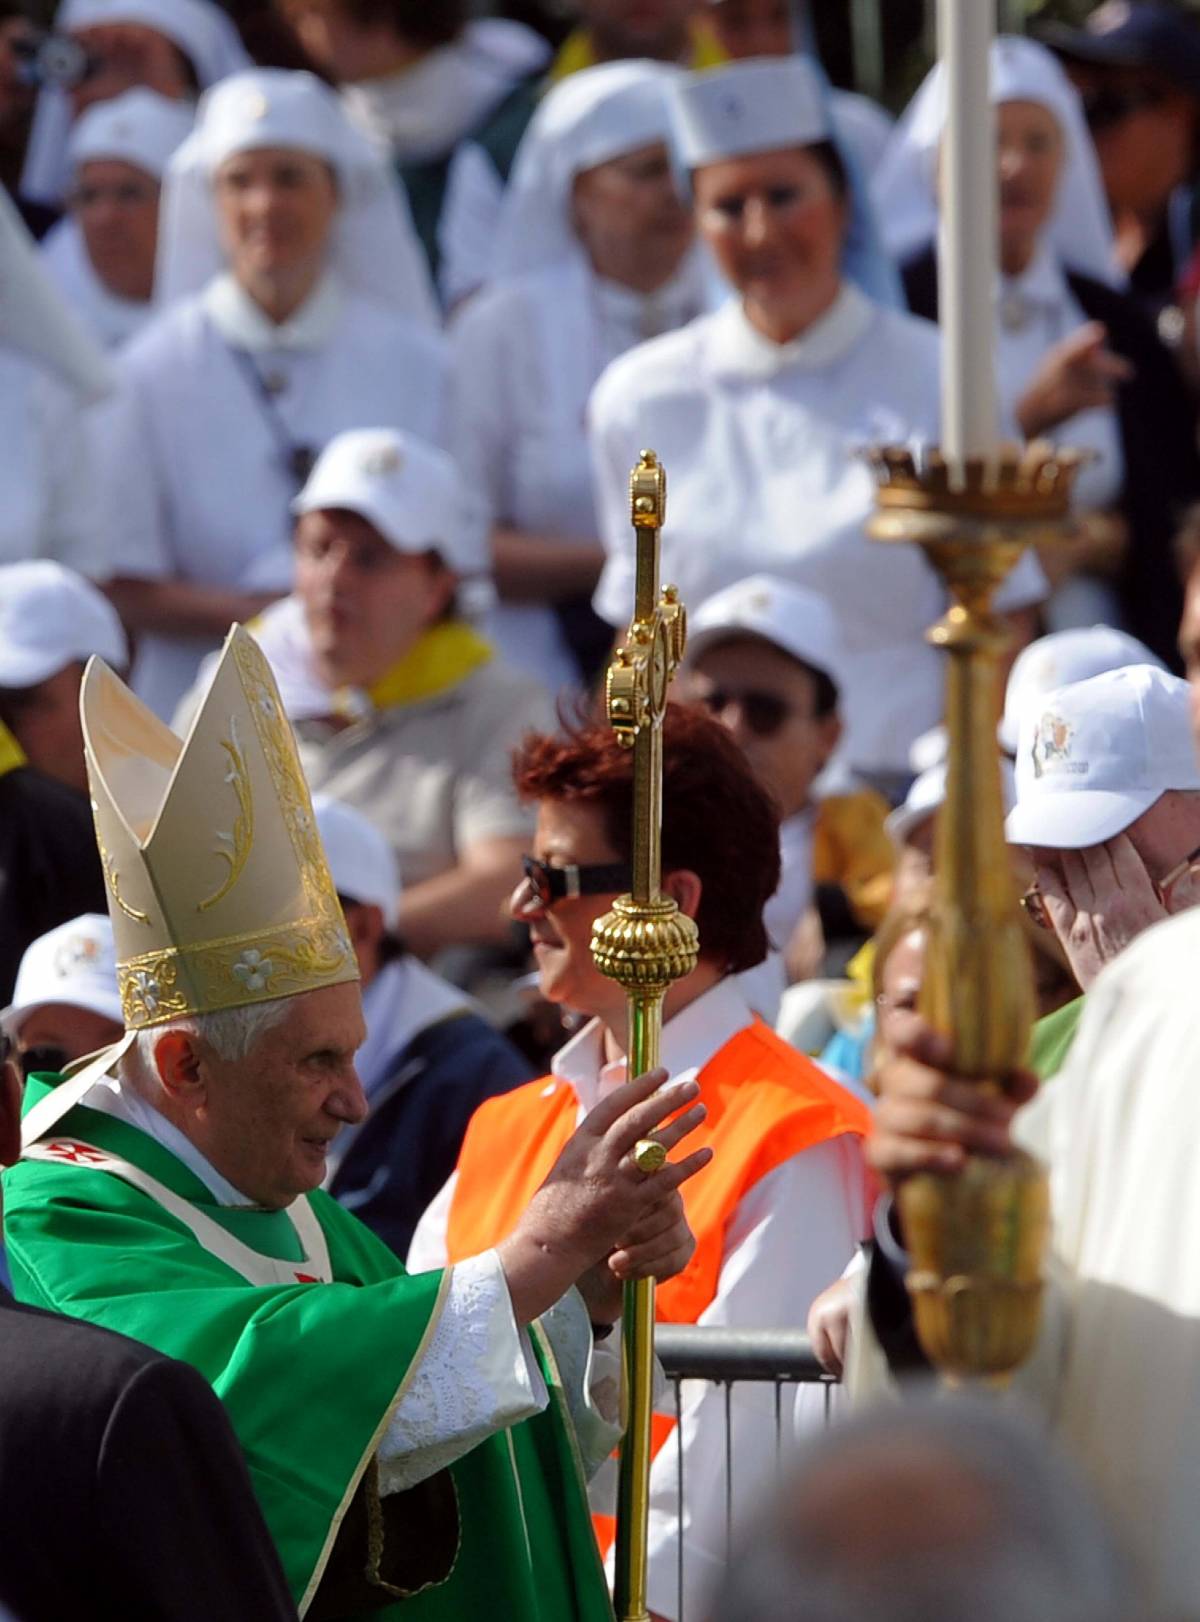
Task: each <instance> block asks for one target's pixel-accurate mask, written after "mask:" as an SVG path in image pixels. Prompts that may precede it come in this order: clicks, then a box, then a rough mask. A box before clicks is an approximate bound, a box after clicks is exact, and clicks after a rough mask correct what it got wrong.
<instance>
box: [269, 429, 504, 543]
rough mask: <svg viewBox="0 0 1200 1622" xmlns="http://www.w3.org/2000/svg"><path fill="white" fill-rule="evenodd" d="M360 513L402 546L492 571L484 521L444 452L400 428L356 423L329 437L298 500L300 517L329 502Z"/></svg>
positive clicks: (295, 505) (296, 509) (295, 506)
mask: <svg viewBox="0 0 1200 1622" xmlns="http://www.w3.org/2000/svg"><path fill="white" fill-rule="evenodd" d="M332 507H340V508H344V509H345V510H346V511H347V512H353V513H358V515H359V516H360V517H361V518H365V519H366V520H367V522H368V523H370V524H374V526H375V528H376V529H377V530H378V531H379V533H380V534H381V535H382V536H383V538H384V540H386V541H388V542H390V544H391V545H392V546H394V547H395V548H396V550H397V552H413V553H417V552H438V553H440V554H441V557H442V559H443V561H444V562H445V563H446V565H447V566H448V567H449V568H451V569H453V570H454V571H455V572H456V573H457V574H460V575H471V574H477V573H481V572H484V571H486V569H487V567H488V557H487V549H486V540H485V535H484V530H483V526H482V524H481V523H480V522H479V521H478V520H477V519H475V518H473V517H472V514H471V510H470V508H469V507H468V503H467V495H466V491H465V489H464V487H463V482H462V480H461V479H460V477H459V474H458V469H457V468H456V467H455V465H454V463H453V462H452V461H451V459H450V458H449V457H448V456H447V455H446V453H445V451H441V450H438V449H437V447H436V446H434V445H430V444H428V443H427V442H426V441H425V440H423V439H418V438H417V437H416V435H415V434H405V433H401V432H400V431H399V430H398V429H395V428H352V429H350V430H349V431H348V432H347V433H344V434H338V435H336V437H335V438H333V439H331V440H330V441H329V444H328V445H326V447H325V449H324V450H323V451H322V452H321V454H320V456H319V457H318V458H317V463H316V466H315V467H314V468H313V470H312V472H311V473H310V474H309V476H308V482H307V483H306V484H305V486H304V488H303V490H301V492H300V494H299V495H298V496H297V497H296V499H295V500H294V501H293V502H292V511H293V513H295V514H296V516H297V517H300V516H301V515H302V514H303V513H310V512H316V511H318V510H320V509H323V508H332Z"/></svg>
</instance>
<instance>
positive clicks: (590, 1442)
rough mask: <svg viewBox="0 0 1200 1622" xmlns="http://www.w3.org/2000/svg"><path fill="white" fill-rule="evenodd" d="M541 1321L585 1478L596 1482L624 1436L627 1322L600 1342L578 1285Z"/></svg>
mask: <svg viewBox="0 0 1200 1622" xmlns="http://www.w3.org/2000/svg"><path fill="white" fill-rule="evenodd" d="M538 1322H539V1324H540V1325H541V1327H542V1331H543V1333H544V1334H545V1336H546V1339H547V1340H548V1341H549V1342H550V1348H551V1350H552V1351H553V1353H554V1361H555V1363H556V1364H557V1365H558V1373H559V1378H560V1379H561V1381H562V1392H563V1398H564V1400H565V1402H566V1404H567V1411H568V1412H569V1414H570V1415H571V1421H572V1424H573V1425H574V1427H575V1436H576V1439H577V1440H578V1443H579V1455H580V1459H581V1462H582V1464H583V1473H584V1477H585V1479H586V1480H588V1481H590V1480H591V1479H592V1477H593V1476H594V1475H595V1473H596V1471H597V1470H599V1468H600V1466H601V1465H602V1464H603V1463H604V1461H605V1460H606V1459H607V1458H608V1456H609V1454H610V1453H611V1452H612V1450H613V1448H614V1447H616V1445H617V1443H618V1442H619V1441H620V1440H621V1327H620V1325H619V1324H618V1325H616V1327H615V1328H614V1330H613V1332H612V1334H610V1335H609V1336H607V1337H606V1339H604V1340H602V1341H597V1340H596V1339H595V1338H594V1336H593V1334H592V1326H591V1322H590V1320H589V1318H588V1311H587V1307H586V1306H585V1305H584V1302H583V1297H582V1296H581V1295H580V1293H579V1291H578V1290H568V1291H567V1293H566V1295H564V1296H563V1298H562V1300H561V1301H556V1302H555V1304H554V1305H553V1306H552V1307H551V1308H550V1310H549V1312H543V1314H542V1316H541V1317H540V1318H539V1319H538Z"/></svg>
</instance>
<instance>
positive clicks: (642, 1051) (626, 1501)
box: [592, 451, 699, 1622]
mask: <svg viewBox="0 0 1200 1622" xmlns="http://www.w3.org/2000/svg"><path fill="white" fill-rule="evenodd" d="M630 499H631V505H632V509H633V526H634V530H635V532H636V536H637V581H636V586H635V595H634V610H633V620H632V622H631V623H630V626H629V631H628V634H627V636H626V640H625V642H624V644H623V645H622V647H620V648H619V649H618V650H617V653H616V656H615V658H614V659H613V662H612V664H611V665H610V666H609V670H608V680H607V683H606V698H607V703H608V718H609V720H610V722H611V723H612V726H613V730H614V731H615V732H616V734H617V737H618V738H619V739H620V741H621V742H622V743H623V744H625V745H626V746H627V747H629V748H631V749H632V750H633V752H634V753H633V894H632V895H625V896H621V897H620V898H619V899H618V900H617V901H616V902H615V903H614V905H613V909H612V911H611V912H609V913H606V914H605V916H604V917H603V918H599V919H597V921H596V923H595V924H594V925H593V928H592V956H593V957H594V959H595V962H596V967H597V968H598V969H599V970H600V971H601V973H602V974H606V975H608V976H609V977H610V978H611V979H613V980H616V981H618V982H619V984H620V985H622V986H623V987H624V988H625V992H626V995H627V997H628V1001H629V1035H628V1041H627V1043H626V1049H625V1051H626V1053H627V1054H628V1071H629V1075H630V1076H631V1077H633V1076H641V1075H644V1074H645V1073H646V1071H647V1070H653V1069H654V1067H655V1065H656V1064H657V1063H658V1059H659V1047H660V1043H661V1038H662V1005H663V998H664V997H665V996H666V993H667V990H668V988H669V987H670V986H671V984H672V982H673V981H675V980H681V979H682V978H683V976H684V975H685V974H690V973H691V972H692V970H693V969H694V968H695V967H696V960H697V953H698V945H699V938H698V936H697V934H696V926H695V924H694V923H693V922H692V920H691V919H690V918H688V917H686V916H685V915H684V914H683V913H681V912H680V911H679V908H678V907H677V905H676V904H675V902H674V901H672V900H671V898H670V897H669V896H664V895H663V894H662V892H661V890H660V888H659V885H660V880H661V878H662V723H663V716H664V714H665V713H666V708H667V689H668V687H669V686H670V683H671V678H672V676H673V675H674V674H675V671H676V669H677V667H678V665H679V661H680V659H681V658H682V657H683V646H684V637H685V619H684V612H683V608H682V605H681V604H680V602H679V600H678V597H677V596H676V593H675V591H674V589H673V588H672V587H670V586H668V587H667V588H666V590H665V591H664V592H663V593H662V595H661V597H660V596H659V587H658V576H659V550H660V531H661V529H662V525H663V522H664V520H665V518H666V507H667V481H666V475H665V474H664V472H663V470H662V468H661V467H660V466H659V465H658V459H657V457H656V456H655V454H654V452H653V451H643V452H642V457H641V460H640V461H639V463H638V465H637V467H636V468H635V469H634V470H633V474H632V477H631V479H630ZM634 1158H635V1160H636V1162H637V1165H638V1167H639V1168H640V1169H641V1170H642V1171H644V1172H646V1173H648V1174H649V1173H652V1172H655V1171H657V1170H658V1169H659V1168H660V1167H661V1166H662V1165H663V1163H664V1162H665V1160H666V1153H665V1151H664V1150H663V1148H662V1145H661V1144H659V1143H656V1142H655V1141H654V1140H653V1139H645V1140H643V1141H642V1142H641V1143H639V1144H638V1146H637V1148H636V1150H635V1152H634ZM622 1340H623V1351H624V1378H625V1404H624V1407H625V1413H626V1416H627V1417H626V1426H625V1434H624V1437H623V1438H622V1441H621V1457H620V1470H619V1479H618V1488H617V1542H616V1555H615V1581H614V1586H613V1602H614V1606H615V1608H616V1613H617V1616H618V1617H619V1618H620V1619H621V1622H649V1615H650V1613H649V1611H648V1610H647V1608H646V1571H647V1541H648V1525H649V1514H650V1419H651V1410H652V1401H653V1390H654V1280H653V1279H644V1280H639V1281H638V1282H637V1283H634V1284H627V1285H626V1286H625V1307H624V1315H623V1318H622Z"/></svg>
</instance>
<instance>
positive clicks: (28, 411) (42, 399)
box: [0, 190, 112, 575]
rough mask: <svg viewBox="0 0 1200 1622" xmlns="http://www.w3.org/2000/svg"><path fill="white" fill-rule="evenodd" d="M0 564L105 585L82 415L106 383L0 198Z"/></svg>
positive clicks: (97, 358)
mask: <svg viewBox="0 0 1200 1622" xmlns="http://www.w3.org/2000/svg"><path fill="white" fill-rule="evenodd" d="M0 290H2V297H0V487H2V488H3V491H4V500H3V502H0V564H3V563H16V562H20V561H22V560H24V559H28V558H55V559H57V560H58V561H60V562H62V563H65V564H68V565H70V566H71V567H72V568H74V569H79V570H81V571H82V572H84V573H86V574H91V575H103V573H104V572H105V569H104V563H105V559H104V555H103V551H102V544H101V540H100V538H99V536H98V535H97V531H96V525H95V494H96V492H95V489H94V486H93V478H92V475H93V466H92V462H91V459H90V457H89V453H88V442H87V434H86V432H85V425H84V408H85V407H86V406H87V404H88V403H89V402H91V401H94V400H96V399H97V398H99V397H100V396H102V395H103V394H104V393H105V391H106V390H107V389H109V388H110V387H111V386H112V373H111V371H110V370H109V368H108V366H107V365H106V364H105V360H104V357H103V355H102V354H101V352H100V350H99V349H98V347H97V346H96V344H95V343H94V342H93V341H92V340H91V339H90V338H89V337H88V335H87V333H86V331H85V330H84V327H83V324H82V322H80V320H79V319H78V317H77V316H76V315H75V313H74V312H73V311H72V310H71V308H70V307H69V306H68V305H67V304H66V302H65V301H64V300H63V298H62V296H61V294H60V293H59V292H58V289H57V288H56V287H55V286H54V284H53V282H52V281H51V280H50V278H49V276H48V275H47V274H46V270H45V267H44V266H43V265H42V263H41V259H40V256H39V254H38V251H37V245H36V243H35V242H34V240H33V238H32V237H31V236H30V234H29V232H28V230H27V229H26V227H25V223H24V221H23V220H22V219H21V216H20V214H19V213H18V212H17V209H16V206H15V205H14V204H13V202H12V201H11V199H10V198H9V196H8V194H7V193H6V192H4V191H3V190H0Z"/></svg>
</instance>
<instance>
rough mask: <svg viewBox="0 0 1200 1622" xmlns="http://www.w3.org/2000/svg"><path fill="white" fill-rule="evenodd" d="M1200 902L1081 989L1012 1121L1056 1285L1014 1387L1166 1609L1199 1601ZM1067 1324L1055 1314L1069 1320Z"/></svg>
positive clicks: (1186, 1608) (1187, 1608)
mask: <svg viewBox="0 0 1200 1622" xmlns="http://www.w3.org/2000/svg"><path fill="white" fill-rule="evenodd" d="M1198 961H1200V912H1196V911H1191V912H1186V913H1183V914H1181V915H1180V916H1179V917H1177V918H1172V919H1169V920H1167V921H1166V922H1165V923H1162V924H1160V925H1157V926H1156V927H1155V928H1154V929H1151V930H1149V931H1147V933H1146V934H1145V935H1143V936H1142V937H1141V938H1140V939H1139V940H1137V941H1135V942H1134V944H1133V945H1132V946H1131V947H1129V948H1128V950H1127V951H1125V952H1123V953H1122V954H1121V956H1120V957H1119V958H1117V959H1116V961H1115V962H1114V963H1113V964H1111V965H1110V967H1109V968H1108V969H1106V970H1105V972H1104V973H1103V974H1102V975H1101V976H1100V977H1099V978H1098V979H1097V981H1096V982H1095V984H1094V985H1093V986H1092V988H1091V990H1090V991H1089V992H1088V996H1087V1004H1086V1007H1085V1010H1084V1015H1083V1019H1082V1020H1081V1022H1080V1026H1079V1032H1078V1034H1077V1036H1076V1038H1075V1042H1074V1045H1073V1046H1072V1049H1071V1053H1070V1056H1069V1057H1068V1059H1067V1063H1066V1065H1065V1066H1064V1068H1063V1069H1062V1070H1061V1071H1060V1072H1059V1074H1058V1075H1057V1076H1056V1077H1055V1078H1054V1080H1053V1082H1051V1083H1050V1084H1048V1085H1047V1086H1046V1087H1045V1088H1043V1090H1042V1092H1041V1093H1040V1094H1039V1096H1038V1097H1037V1098H1036V1099H1035V1100H1034V1101H1033V1103H1032V1104H1030V1105H1028V1106H1027V1107H1026V1108H1025V1109H1024V1110H1023V1111H1021V1113H1020V1114H1019V1115H1018V1117H1017V1124H1016V1131H1017V1135H1018V1137H1019V1138H1020V1139H1021V1141H1023V1142H1024V1143H1025V1145H1026V1147H1028V1148H1030V1149H1031V1150H1033V1151H1034V1152H1036V1153H1040V1154H1042V1155H1043V1157H1044V1158H1046V1159H1047V1161H1048V1163H1049V1165H1050V1169H1051V1195H1052V1206H1053V1220H1054V1235H1053V1266H1054V1274H1055V1276H1056V1277H1057V1278H1058V1280H1059V1283H1058V1286H1057V1289H1056V1291H1055V1295H1054V1299H1053V1300H1052V1302H1051V1310H1050V1313H1049V1315H1048V1323H1047V1327H1046V1330H1045V1331H1044V1334H1043V1341H1044V1342H1046V1343H1048V1344H1044V1345H1043V1346H1042V1347H1041V1348H1040V1355H1039V1356H1038V1357H1037V1358H1036V1359H1035V1360H1034V1363H1033V1364H1032V1366H1031V1367H1030V1369H1029V1370H1028V1371H1025V1372H1024V1373H1023V1374H1022V1376H1021V1377H1020V1380H1019V1386H1021V1387H1023V1388H1024V1389H1025V1390H1026V1393H1027V1394H1028V1395H1031V1396H1033V1397H1034V1398H1035V1399H1036V1400H1038V1401H1039V1402H1040V1403H1042V1404H1043V1405H1044V1406H1045V1407H1046V1408H1047V1410H1048V1411H1049V1413H1050V1414H1051V1416H1052V1417H1053V1418H1054V1419H1055V1421H1056V1423H1057V1426H1058V1429H1059V1431H1060V1434H1061V1436H1062V1438H1063V1440H1064V1442H1065V1443H1066V1444H1067V1446H1068V1447H1069V1448H1070V1449H1071V1450H1072V1451H1073V1452H1074V1453H1075V1454H1076V1456H1077V1457H1078V1458H1079V1459H1080V1461H1081V1462H1082V1464H1083V1466H1084V1468H1085V1469H1086V1471H1087V1473H1088V1474H1089V1476H1090V1477H1091V1480H1092V1482H1093V1484H1094V1485H1095V1487H1096V1488H1097V1490H1098V1491H1099V1493H1100V1494H1101V1497H1102V1498H1103V1499H1104V1500H1105V1501H1106V1502H1107V1505H1108V1508H1109V1510H1110V1512H1111V1513H1112V1515H1113V1516H1114V1517H1115V1519H1116V1523H1117V1526H1118V1528H1119V1529H1120V1530H1121V1531H1122V1532H1123V1533H1124V1534H1125V1535H1126V1536H1127V1537H1128V1539H1129V1541H1130V1544H1131V1547H1132V1550H1133V1553H1134V1554H1135V1556H1136V1557H1137V1558H1138V1559H1139V1560H1140V1561H1141V1562H1142V1565H1143V1568H1144V1570H1145V1572H1146V1574H1147V1576H1148V1577H1149V1579H1150V1581H1151V1583H1152V1584H1153V1585H1154V1587H1155V1589H1156V1590H1157V1592H1158V1596H1159V1598H1160V1600H1161V1602H1162V1604H1163V1605H1164V1607H1166V1608H1168V1609H1170V1610H1172V1611H1173V1610H1174V1609H1175V1608H1176V1607H1178V1608H1179V1609H1180V1611H1181V1613H1182V1612H1184V1611H1186V1612H1188V1613H1189V1614H1190V1613H1191V1612H1192V1611H1193V1610H1194V1609H1195V1608H1196V1606H1197V1604H1198V1603H1200V1539H1198V1538H1197V1536H1196V1502H1197V1494H1198V1492H1200V1176H1198V1175H1197V1158H1198V1153H1200V1147H1198V1146H1200V1085H1198V1081H1200V1026H1198V1025H1197V1021H1196V1016H1195V1012H1194V1006H1193V999H1194V997H1195V987H1196V965H1197V962H1198ZM1060 1317H1061V1318H1062V1319H1063V1320H1065V1321H1064V1322H1062V1323H1059V1322H1058V1319H1059V1318H1060Z"/></svg>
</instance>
